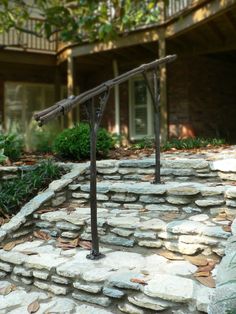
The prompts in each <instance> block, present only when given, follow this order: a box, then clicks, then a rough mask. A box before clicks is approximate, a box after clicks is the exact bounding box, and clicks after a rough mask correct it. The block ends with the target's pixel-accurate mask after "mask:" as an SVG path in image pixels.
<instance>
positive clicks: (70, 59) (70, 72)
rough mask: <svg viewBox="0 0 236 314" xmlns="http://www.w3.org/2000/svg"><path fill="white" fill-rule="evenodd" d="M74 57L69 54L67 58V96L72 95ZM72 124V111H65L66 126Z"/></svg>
mask: <svg viewBox="0 0 236 314" xmlns="http://www.w3.org/2000/svg"><path fill="white" fill-rule="evenodd" d="M74 71H75V69H74V58H73V57H72V56H71V55H70V56H69V57H68V59H67V97H69V96H71V95H74V91H75V75H74ZM72 126H73V111H72V110H71V111H69V112H68V113H67V127H72Z"/></svg>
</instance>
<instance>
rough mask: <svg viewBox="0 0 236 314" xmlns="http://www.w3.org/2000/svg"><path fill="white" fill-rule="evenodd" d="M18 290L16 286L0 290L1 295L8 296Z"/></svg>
mask: <svg viewBox="0 0 236 314" xmlns="http://www.w3.org/2000/svg"><path fill="white" fill-rule="evenodd" d="M14 290H16V286H15V285H12V284H11V285H8V286H6V287H3V288H1V289H0V295H8V294H9V293H11V292H12V291H14Z"/></svg>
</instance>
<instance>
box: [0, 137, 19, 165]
mask: <svg viewBox="0 0 236 314" xmlns="http://www.w3.org/2000/svg"><path fill="white" fill-rule="evenodd" d="M0 150H2V154H4V155H5V156H6V157H8V158H9V159H11V160H17V159H19V158H20V156H21V154H22V151H23V140H22V138H21V137H20V136H18V135H17V134H15V133H8V134H3V133H0Z"/></svg>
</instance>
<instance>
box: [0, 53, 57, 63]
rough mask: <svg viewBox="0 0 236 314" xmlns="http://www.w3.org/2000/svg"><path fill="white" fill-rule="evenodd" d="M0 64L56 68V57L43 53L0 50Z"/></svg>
mask: <svg viewBox="0 0 236 314" xmlns="http://www.w3.org/2000/svg"><path fill="white" fill-rule="evenodd" d="M0 62H9V63H18V64H31V65H46V66H54V65H56V56H55V55H49V54H48V55H47V54H42V53H31V52H23V51H10V50H0Z"/></svg>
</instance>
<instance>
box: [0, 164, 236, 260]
mask: <svg viewBox="0 0 236 314" xmlns="http://www.w3.org/2000/svg"><path fill="white" fill-rule="evenodd" d="M175 162H176V161H175ZM185 163H186V160H184V161H183V160H180V161H178V162H177V163H176V165H177V166H176V165H175V168H174V164H173V165H172V168H171V169H177V168H178V169H180V170H182V169H181V166H182V167H183V165H184V164H185ZM187 164H188V166H189V167H190V166H192V168H193V167H194V169H201V167H203V168H202V169H204V168H205V161H199V160H191V162H188V163H187ZM117 165H119V167H118V166H117ZM128 165H129V168H128V169H132V171H133V169H136V171H137V167H138V166H140V168H139V169H143V171H146V170H147V168H149V167H152V166H153V161H150V160H147V159H146V160H141V161H131V160H126V161H101V162H98V173H99V174H100V175H101V174H102V173H103V179H105V178H106V179H107V173H110V175H111V172H112V171H115V170H116V172H117V171H118V170H117V169H120V170H119V171H120V172H122V171H123V170H124V169H127V167H128ZM105 166H106V167H105ZM66 167H67V169H68V168H70V169H71V170H70V172H69V173H67V174H66V175H64V176H63V177H62V178H61V179H60V180H56V181H54V182H52V183H51V184H50V185H49V188H48V189H47V190H46V191H44V192H43V193H41V194H39V195H38V196H36V197H35V198H34V199H32V200H31V201H30V202H29V203H28V204H26V205H25V206H24V207H23V208H22V209H21V211H20V212H19V213H18V214H17V215H16V216H15V217H14V218H12V219H11V221H10V222H9V223H7V224H5V225H4V226H2V228H1V229H0V240H1V241H2V243H6V242H9V241H12V240H14V239H18V238H21V237H26V236H28V235H30V234H32V232H33V231H34V230H35V229H36V230H38V229H40V230H44V231H46V232H50V234H51V235H52V236H55V237H56V236H61V237H64V238H67V239H73V238H76V237H78V235H80V237H81V238H82V239H85V240H90V239H91V233H90V232H91V229H90V209H89V184H88V175H89V170H88V167H89V164H88V163H86V164H77V165H76V164H67V166H66ZM212 167H213V166H212ZM214 167H216V166H215V165H214ZM121 170H122V171H121ZM149 170H150V169H149ZM125 171H126V170H125ZM105 173H106V174H105ZM124 175H125V174H124ZM98 181H99V178H98ZM97 191H98V194H97V198H98V207H99V208H98V218H99V219H98V226H99V229H98V232H99V236H100V241H101V242H102V243H106V244H110V245H119V246H125V247H135V246H137V245H138V247H142V248H160V247H165V248H166V249H168V250H171V251H175V252H179V253H182V254H195V253H196V252H203V253H204V254H208V255H209V254H211V253H213V252H214V253H216V254H218V255H223V254H224V245H225V242H226V239H227V238H228V237H229V235H230V233H229V232H227V231H224V230H223V226H227V225H228V224H229V220H228V218H225V219H220V221H219V220H217V218H215V217H216V216H217V215H219V214H220V215H222V214H223V215H226V217H228V216H235V215H236V188H234V187H230V186H227V185H225V186H223V185H221V186H220V185H219V186H215V185H214V184H213V183H208V185H206V184H203V183H199V182H198V183H183V182H182V183H174V182H169V183H168V182H167V183H166V184H161V185H154V184H151V183H149V182H139V183H138V182H135V181H131V180H125V183H122V182H115V181H114V179H112V180H110V181H103V182H98V186H97ZM68 206H69V207H72V210H73V212H72V213H71V214H70V215H68V212H67V209H65V208H68ZM51 207H53V208H55V209H56V212H49V213H43V214H35V212H36V211H37V210H39V209H43V208H45V209H47V210H48V208H51ZM63 207H64V209H63ZM49 210H50V209H49ZM73 217H74V218H73ZM19 228H20V231H18V229H19ZM12 231H14V232H12Z"/></svg>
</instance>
